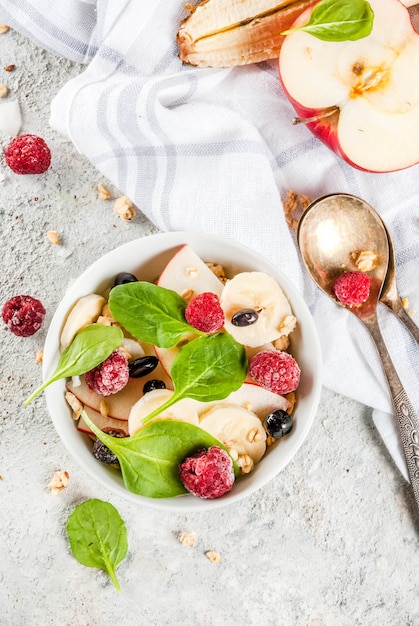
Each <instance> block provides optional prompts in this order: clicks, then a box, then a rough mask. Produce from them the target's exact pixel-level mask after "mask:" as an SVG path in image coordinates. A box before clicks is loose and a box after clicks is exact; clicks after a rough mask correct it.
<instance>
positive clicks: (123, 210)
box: [113, 196, 135, 222]
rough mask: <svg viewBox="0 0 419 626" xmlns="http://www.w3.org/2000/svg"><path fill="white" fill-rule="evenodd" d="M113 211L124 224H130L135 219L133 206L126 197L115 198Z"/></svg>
mask: <svg viewBox="0 0 419 626" xmlns="http://www.w3.org/2000/svg"><path fill="white" fill-rule="evenodd" d="M113 210H114V211H115V213H116V214H117V216H118V217H120V218H121V219H122V220H124V222H130V221H131V220H132V218H133V217H135V209H134V204H133V202H132V201H131V200H130V199H129V198H127V196H121V197H120V198H117V199H116V200H115V204H114V207H113Z"/></svg>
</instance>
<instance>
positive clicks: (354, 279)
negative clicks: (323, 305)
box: [333, 272, 371, 306]
mask: <svg viewBox="0 0 419 626" xmlns="http://www.w3.org/2000/svg"><path fill="white" fill-rule="evenodd" d="M370 283H371V281H370V278H369V276H367V274H364V272H344V273H343V274H341V275H340V276H339V278H337V279H336V281H335V284H334V285H333V291H334V292H335V296H336V297H337V299H338V300H340V302H342V304H347V305H349V306H353V305H356V304H362V303H363V302H365V301H366V300H368V296H369V295H370Z"/></svg>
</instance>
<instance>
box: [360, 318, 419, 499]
mask: <svg viewBox="0 0 419 626" xmlns="http://www.w3.org/2000/svg"><path fill="white" fill-rule="evenodd" d="M362 321H363V322H364V324H365V326H366V327H367V328H368V330H369V332H370V335H371V337H372V339H373V341H374V343H375V346H376V348H377V351H378V354H379V355H380V358H381V362H382V365H383V369H384V374H385V376H386V379H387V382H388V386H389V389H390V394H391V399H392V402H393V407H394V412H395V416H396V420H397V424H398V427H399V432H400V438H401V442H402V445H403V452H404V455H405V458H406V464H407V470H408V472H409V478H410V483H411V485H412V489H413V494H414V498H415V502H416V506H417V507H418V509H419V419H418V417H417V415H416V414H415V411H414V409H413V406H412V404H411V402H410V400H409V398H408V397H407V393H406V391H405V389H404V387H403V385H402V383H401V381H400V378H399V376H398V374H397V371H396V368H395V367H394V365H393V361H392V360H391V357H390V354H389V352H388V350H387V347H386V345H385V343H384V339H383V337H382V335H381V331H380V329H379V326H378V322H377V318H376V317H375V316H373V317H370V318H367V319H363V320H362Z"/></svg>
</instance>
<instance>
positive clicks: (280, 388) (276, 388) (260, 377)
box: [249, 350, 301, 395]
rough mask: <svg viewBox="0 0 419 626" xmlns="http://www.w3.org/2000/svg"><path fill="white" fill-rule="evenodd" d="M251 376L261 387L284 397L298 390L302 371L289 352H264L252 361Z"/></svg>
mask: <svg viewBox="0 0 419 626" xmlns="http://www.w3.org/2000/svg"><path fill="white" fill-rule="evenodd" d="M249 374H250V376H251V377H252V378H253V380H254V381H256V382H257V384H258V385H260V386H261V387H264V388H265V389H269V391H273V392H274V393H278V394H280V395H282V394H284V393H290V391H294V390H295V389H297V387H298V385H299V383H300V374H301V371H300V368H299V366H298V364H297V363H296V361H295V359H293V357H292V356H291V355H290V354H288V352H281V351H280V350H263V351H262V352H258V353H257V354H255V356H254V357H252V358H251V359H250V363H249Z"/></svg>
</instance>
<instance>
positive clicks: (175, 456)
mask: <svg viewBox="0 0 419 626" xmlns="http://www.w3.org/2000/svg"><path fill="white" fill-rule="evenodd" d="M82 415H83V419H84V420H86V423H87V425H88V426H89V428H90V429H91V430H92V431H93V432H94V433H95V435H96V436H97V437H98V438H99V439H100V440H101V441H102V442H103V443H104V444H105V446H107V447H108V448H109V449H110V450H112V452H113V453H114V454H116V456H117V457H118V461H119V464H120V466H121V471H122V477H123V479H124V484H125V487H126V488H127V489H128V490H129V491H132V492H133V493H137V494H139V495H141V496H146V497H148V498H172V497H174V496H179V495H181V494H185V493H187V490H186V489H185V487H184V486H183V483H182V481H181V480H180V478H179V470H178V466H179V463H181V462H182V461H183V460H184V459H185V458H186V457H188V456H190V455H191V454H193V453H194V452H196V451H197V450H201V449H203V448H205V449H207V448H209V447H210V446H218V447H220V448H222V449H223V450H226V447H225V446H224V445H223V444H222V443H221V442H220V441H218V439H215V438H214V437H213V436H212V435H210V434H209V433H207V432H206V431H205V430H202V428H199V427H198V426H194V425H193V424H189V423H187V422H180V421H176V420H157V421H155V422H152V423H151V424H148V425H147V426H144V428H142V429H141V430H139V431H138V433H136V434H135V435H134V436H132V437H126V438H117V437H111V436H110V435H107V434H106V433H103V432H102V431H101V430H99V428H97V427H96V426H95V425H94V424H93V422H92V421H91V420H90V419H89V417H88V416H87V415H86V413H85V412H84V411H83V413H82ZM233 466H234V472H235V475H236V477H237V476H238V475H239V468H238V466H237V464H236V462H235V461H233Z"/></svg>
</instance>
